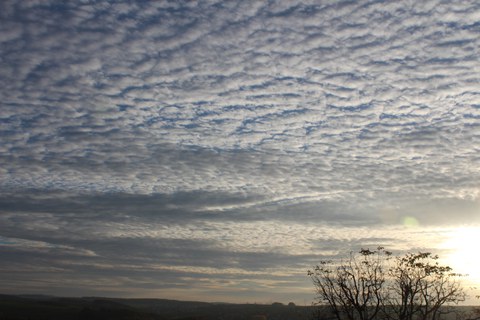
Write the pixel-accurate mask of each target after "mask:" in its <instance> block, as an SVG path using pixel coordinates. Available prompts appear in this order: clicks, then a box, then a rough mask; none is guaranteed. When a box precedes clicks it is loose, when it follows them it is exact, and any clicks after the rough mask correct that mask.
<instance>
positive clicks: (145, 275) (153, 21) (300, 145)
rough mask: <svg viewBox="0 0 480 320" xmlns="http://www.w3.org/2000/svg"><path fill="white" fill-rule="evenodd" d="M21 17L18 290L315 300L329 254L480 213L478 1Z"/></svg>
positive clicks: (395, 242)
mask: <svg viewBox="0 0 480 320" xmlns="http://www.w3.org/2000/svg"><path fill="white" fill-rule="evenodd" d="M0 19H1V21H2V23H1V24H0V66H1V67H0V87H1V88H2V89H1V96H2V99H1V101H0V136H1V140H2V143H1V144H0V163H1V166H0V177H1V179H0V204H1V205H0V221H1V224H0V251H1V252H2V257H5V258H2V261H1V262H0V266H1V268H2V271H4V272H5V274H7V273H8V275H9V277H8V279H9V280H8V281H7V282H3V283H2V290H5V291H13V290H14V289H13V288H19V289H16V290H25V291H29V292H46V291H47V290H50V291H48V292H49V293H55V294H111V295H125V296H162V297H176V298H182V297H184V298H189V299H191V298H202V299H211V300H218V299H221V298H224V297H225V295H229V296H230V297H231V298H230V299H231V300H232V301H246V300H249V299H250V300H253V299H264V300H269V299H274V298H275V297H277V298H279V299H290V298H288V294H291V295H297V297H301V298H295V297H293V298H291V299H299V301H301V299H302V298H303V297H306V298H308V299H309V298H310V288H309V284H308V281H306V280H308V279H304V278H305V276H304V271H305V270H306V269H308V268H309V267H310V266H311V265H313V264H314V263H315V262H316V261H318V260H319V259H321V258H325V257H329V258H331V257H335V256H337V255H338V254H339V253H340V252H342V251H344V250H349V249H356V248H358V247H359V246H360V245H364V246H375V245H377V244H385V245H389V246H390V247H394V248H396V249H397V250H408V249H411V248H430V246H433V245H432V243H435V242H438V241H441V238H442V234H443V232H445V230H447V229H448V227H447V226H449V225H450V226H451V225H452V224H457V223H458V224H461V223H466V222H474V223H478V222H479V221H478V218H476V215H475V214H476V213H478V209H479V207H480V206H479V187H478V181H479V180H480V172H479V170H478V167H479V157H478V151H479V138H480V137H479V132H480V131H479V125H480V121H479V119H480V105H479V103H478V97H479V93H480V92H479V91H478V84H479V82H480V78H479V76H478V74H479V73H478V69H479V68H480V65H479V63H478V58H477V57H478V53H479V44H480V43H479V41H480V40H479V39H480V37H479V32H480V24H479V23H478V21H479V19H480V7H479V5H478V4H476V3H474V2H473V1H472V2H468V1H464V2H461V1H458V2H454V3H451V2H449V1H433V0H432V1H422V2H417V1H375V0H374V1H356V2H352V1H326V2H322V3H319V2H318V1H302V2H295V1H291V2H286V1H269V2H267V3H264V2H259V1H252V2H248V1H198V2H195V1H175V2H168V1H154V2H143V1H138V2H130V1H102V2H97V1H78V2H60V1H21V2H18V1H2V3H1V4H0ZM406 216H409V217H413V218H415V219H416V221H417V222H418V223H419V224H420V227H419V228H417V229H405V228H404V227H403V226H401V223H402V221H403V219H404V218H405V217H406ZM475 219H476V220H475ZM419 234H422V237H420V236H419ZM433 249H434V248H433ZM274 288H275V289H274ZM187 293H188V294H189V295H187Z"/></svg>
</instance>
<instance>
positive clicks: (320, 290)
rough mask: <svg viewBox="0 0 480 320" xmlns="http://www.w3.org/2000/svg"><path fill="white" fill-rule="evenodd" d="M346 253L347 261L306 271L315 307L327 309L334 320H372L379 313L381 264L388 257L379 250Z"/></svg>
mask: <svg viewBox="0 0 480 320" xmlns="http://www.w3.org/2000/svg"><path fill="white" fill-rule="evenodd" d="M359 254H360V256H358V255H357V254H355V253H350V257H349V259H348V260H347V261H342V262H341V263H340V264H333V263H332V261H322V262H321V263H320V265H318V266H316V267H315V269H314V270H313V271H309V272H308V274H309V275H310V277H311V279H312V281H313V284H314V286H315V289H316V292H317V294H318V300H319V304H327V305H328V306H330V309H331V312H332V313H333V315H334V316H335V318H336V319H338V320H344V319H348V320H373V319H375V317H376V316H377V315H378V313H379V312H380V311H381V308H382V302H383V290H382V289H383V287H384V285H385V281H386V280H385V276H386V270H385V261H386V258H387V259H388V257H389V256H390V253H389V252H387V251H384V250H383V248H381V247H379V248H378V249H377V250H375V251H371V250H369V249H362V250H361V251H360V252H359Z"/></svg>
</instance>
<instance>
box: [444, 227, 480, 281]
mask: <svg viewBox="0 0 480 320" xmlns="http://www.w3.org/2000/svg"><path fill="white" fill-rule="evenodd" d="M442 247H443V248H444V249H446V250H447V251H448V253H447V256H446V262H447V264H448V265H449V266H450V267H452V268H453V271H454V272H455V273H460V274H464V275H468V277H467V279H468V282H471V283H472V284H477V285H480V228H479V227H462V228H457V229H455V230H453V231H452V232H451V234H450V236H449V238H448V239H447V240H446V241H445V243H444V244H443V245H442Z"/></svg>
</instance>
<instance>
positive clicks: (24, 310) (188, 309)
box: [0, 295, 315, 320]
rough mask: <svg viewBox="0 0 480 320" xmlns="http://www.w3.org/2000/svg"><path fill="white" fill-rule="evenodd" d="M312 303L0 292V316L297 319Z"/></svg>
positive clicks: (22, 319) (308, 314) (10, 319)
mask: <svg viewBox="0 0 480 320" xmlns="http://www.w3.org/2000/svg"><path fill="white" fill-rule="evenodd" d="M314 310H315V308H313V307H301V306H295V305H293V304H289V305H283V304H281V303H273V304H271V305H262V304H226V303H206V302H190V301H176V300H165V299H116V298H98V297H84V298H59V297H50V296H29V295H21V296H13V295H0V320H34V319H35V320H37V319H39V320H47V319H49V320H57V319H58V320H80V319H89V320H97V319H98V320H100V319H102V320H108V319H112V320H113V319H115V320H122V319H124V320H127V319H129V320H130V319H135V320H147V319H148V320H170V319H176V320H187V319H191V320H193V319H198V320H203V319H212V320H215V319H223V320H241V319H247V320H263V319H267V320H287V319H290V320H300V319H312V318H314V316H313V315H314Z"/></svg>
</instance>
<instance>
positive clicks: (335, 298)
mask: <svg viewBox="0 0 480 320" xmlns="http://www.w3.org/2000/svg"><path fill="white" fill-rule="evenodd" d="M308 274H309V276H310V277H311V279H312V281H313V284H314V286H315V291H316V293H317V303H318V304H320V305H322V304H323V305H327V306H328V307H329V309H330V311H331V312H332V313H333V315H334V316H335V318H336V319H337V320H373V319H375V318H377V317H379V316H381V317H382V318H385V319H398V320H414V319H415V320H417V319H419V320H437V319H438V318H439V316H440V314H441V313H442V312H443V311H446V309H442V306H446V305H450V304H457V303H458V302H460V301H463V300H464V299H465V293H464V291H463V288H462V287H461V285H460V283H459V282H458V280H457V277H458V276H459V275H458V274H455V273H452V269H451V268H450V267H448V266H442V265H440V264H439V263H438V256H433V255H432V254H430V253H422V252H420V253H416V254H413V253H408V254H406V255H404V256H400V257H394V256H393V255H392V253H391V252H389V251H387V250H385V249H384V248H383V247H378V248H377V249H376V250H369V249H362V250H360V251H359V252H358V253H350V256H349V258H348V259H347V260H343V261H341V262H340V263H336V264H335V263H334V262H332V261H322V262H320V264H319V265H318V266H316V267H315V268H314V269H313V271H308Z"/></svg>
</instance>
